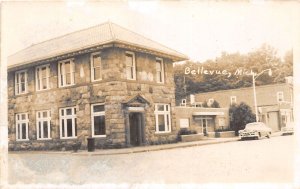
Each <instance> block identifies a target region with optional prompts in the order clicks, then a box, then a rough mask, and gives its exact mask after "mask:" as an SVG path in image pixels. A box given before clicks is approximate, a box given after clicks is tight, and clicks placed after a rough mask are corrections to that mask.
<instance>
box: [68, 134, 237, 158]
mask: <svg viewBox="0 0 300 189" xmlns="http://www.w3.org/2000/svg"><path fill="white" fill-rule="evenodd" d="M238 140H239V137H236V138H230V139H227V140H226V139H224V140H218V139H208V140H205V141H197V142H185V143H182V142H180V143H175V144H167V145H160V146H146V147H143V148H141V149H138V148H139V147H136V148H126V149H124V150H123V149H112V150H111V151H110V150H103V151H101V150H99V151H98V150H97V151H94V152H87V151H85V152H78V153H74V152H72V153H71V154H72V155H77V156H97V155H120V154H132V153H141V152H150V151H159V150H169V149H175V148H187V147H194V146H204V145H210V144H219V143H228V142H234V141H238Z"/></svg>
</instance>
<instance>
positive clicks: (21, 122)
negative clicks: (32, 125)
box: [16, 113, 29, 141]
mask: <svg viewBox="0 0 300 189" xmlns="http://www.w3.org/2000/svg"><path fill="white" fill-rule="evenodd" d="M28 122H29V121H28V114H27V113H20V114H16V140H17V141H24V140H29V138H28Z"/></svg>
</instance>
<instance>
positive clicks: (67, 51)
mask: <svg viewBox="0 0 300 189" xmlns="http://www.w3.org/2000/svg"><path fill="white" fill-rule="evenodd" d="M186 59H187V57H186V56H185V55H183V54H181V53H179V52H177V51H175V50H172V49H170V48H167V47H165V46H163V45H161V44H159V43H157V42H154V41H152V40H150V39H147V38H145V37H143V36H141V35H139V34H136V33H134V32H132V31H129V30H127V29H125V28H123V27H121V26H119V25H116V24H113V23H110V22H108V23H104V24H101V25H98V26H95V27H91V28H88V29H84V30H80V31H77V32H73V33H70V34H67V35H64V36H61V37H57V38H54V39H51V40H48V41H44V42H42V43H38V44H35V45H32V46H30V47H28V48H26V49H24V50H22V51H19V52H17V53H16V54H13V55H11V56H10V57H9V59H8V97H9V99H8V121H9V128H8V132H9V133H8V134H9V149H10V150H22V149H32V150H60V149H66V150H68V149H71V146H72V145H73V144H74V143H76V142H81V149H85V148H86V147H87V138H89V137H93V138H95V145H96V148H119V147H130V146H137V145H148V144H155V143H169V142H174V141H175V140H176V135H177V132H178V129H179V128H177V126H176V124H175V119H173V117H174V107H175V95H174V90H175V88H174V87H175V86H174V81H173V65H172V63H173V62H176V61H182V60H186Z"/></svg>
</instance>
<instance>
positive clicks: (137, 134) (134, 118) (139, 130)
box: [129, 112, 144, 146]
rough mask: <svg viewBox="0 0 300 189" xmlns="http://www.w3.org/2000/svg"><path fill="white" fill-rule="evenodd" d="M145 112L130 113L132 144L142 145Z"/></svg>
mask: <svg viewBox="0 0 300 189" xmlns="http://www.w3.org/2000/svg"><path fill="white" fill-rule="evenodd" d="M143 121H144V120H143V114H142V113H140V112H132V113H129V130H130V145H131V146H140V145H142V144H143V140H144V123H143Z"/></svg>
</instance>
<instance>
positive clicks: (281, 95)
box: [277, 91, 284, 102]
mask: <svg viewBox="0 0 300 189" xmlns="http://www.w3.org/2000/svg"><path fill="white" fill-rule="evenodd" d="M283 101H284V98H283V92H282V91H280V92H277V102H283Z"/></svg>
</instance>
